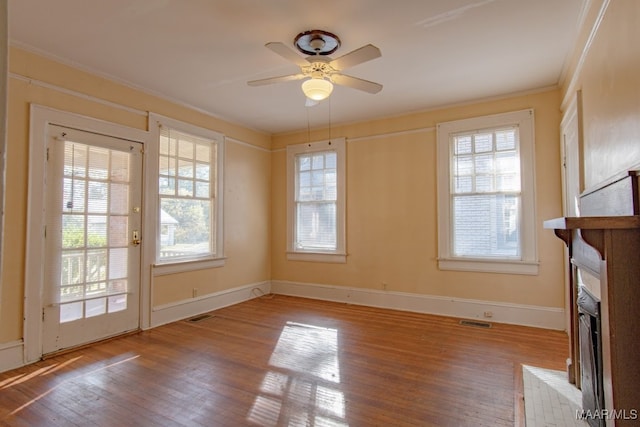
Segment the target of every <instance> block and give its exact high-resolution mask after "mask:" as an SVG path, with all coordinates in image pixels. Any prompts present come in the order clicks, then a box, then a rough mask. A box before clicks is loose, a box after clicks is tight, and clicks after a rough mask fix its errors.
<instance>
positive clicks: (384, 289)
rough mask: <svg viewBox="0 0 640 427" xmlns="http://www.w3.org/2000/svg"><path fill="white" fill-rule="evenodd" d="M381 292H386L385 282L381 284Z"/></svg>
mask: <svg viewBox="0 0 640 427" xmlns="http://www.w3.org/2000/svg"><path fill="white" fill-rule="evenodd" d="M382 290H383V291H386V290H387V284H386V282H382Z"/></svg>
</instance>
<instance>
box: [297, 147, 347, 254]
mask: <svg viewBox="0 0 640 427" xmlns="http://www.w3.org/2000/svg"><path fill="white" fill-rule="evenodd" d="M336 168H337V154H336V152H335V151H325V152H318V153H311V154H299V155H297V156H296V195H295V205H296V207H295V210H296V233H295V248H296V249H298V250H320V251H327V250H329V251H334V250H335V249H336V244H337V240H336V237H337V236H336V202H337V194H338V191H337V169H336Z"/></svg>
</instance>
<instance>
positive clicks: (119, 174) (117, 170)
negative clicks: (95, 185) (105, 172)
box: [110, 151, 129, 182]
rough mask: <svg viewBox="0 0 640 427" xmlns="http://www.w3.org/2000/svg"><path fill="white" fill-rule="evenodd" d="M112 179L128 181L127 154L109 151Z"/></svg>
mask: <svg viewBox="0 0 640 427" xmlns="http://www.w3.org/2000/svg"><path fill="white" fill-rule="evenodd" d="M110 178H111V180H113V181H123V182H129V154H128V153H122V152H119V151H112V152H111V174H110Z"/></svg>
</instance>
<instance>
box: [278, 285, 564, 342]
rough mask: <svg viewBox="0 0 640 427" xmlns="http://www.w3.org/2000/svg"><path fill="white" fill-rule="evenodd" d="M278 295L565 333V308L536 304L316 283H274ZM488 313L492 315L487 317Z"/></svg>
mask: <svg viewBox="0 0 640 427" xmlns="http://www.w3.org/2000/svg"><path fill="white" fill-rule="evenodd" d="M271 292H272V293H274V294H281V295H291V296H298V297H305V298H314V299H320V300H326V301H337V302H344V303H349V304H356V305H365V306H371V307H380V308H390V309H395V310H404V311H412V312H417V313H427V314H437V315H441V316H451V317H461V318H465V319H482V320H485V321H490V322H497V323H509V324H514V325H522V326H533V327H537V328H545V329H555V330H561V331H562V330H565V329H566V328H565V314H564V309H562V308H554V307H542V306H534V305H523V304H511V303H503V302H494V301H482V300H472V299H462V298H453V297H441V296H435V295H422V294H411V293H403V292H388V291H379V290H375V289H362V288H352V287H345V286H331V285H320V284H312V283H299V282H289V281H282V280H272V281H271ZM485 312H491V313H492V316H491V317H490V318H487V317H485V316H484V313H485Z"/></svg>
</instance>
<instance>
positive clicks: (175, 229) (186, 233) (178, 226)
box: [160, 197, 214, 260]
mask: <svg viewBox="0 0 640 427" xmlns="http://www.w3.org/2000/svg"><path fill="white" fill-rule="evenodd" d="M160 208H161V214H160V222H161V227H160V259H163V260H167V259H171V258H175V257H192V256H202V255H207V254H211V253H212V250H214V248H213V244H212V242H213V239H212V238H211V209H212V201H211V200H195V199H173V198H164V197H163V198H162V199H161V201H160Z"/></svg>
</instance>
